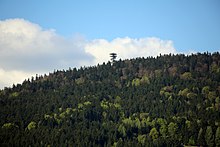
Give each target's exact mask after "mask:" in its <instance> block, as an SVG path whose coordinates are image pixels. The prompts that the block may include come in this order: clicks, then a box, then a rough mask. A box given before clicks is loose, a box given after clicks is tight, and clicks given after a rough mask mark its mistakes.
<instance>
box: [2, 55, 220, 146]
mask: <svg viewBox="0 0 220 147" xmlns="http://www.w3.org/2000/svg"><path fill="white" fill-rule="evenodd" d="M219 97H220V54H219V53H213V54H210V53H203V54H201V53H198V54H193V55H188V56H186V55H163V56H158V57H156V58H153V57H148V58H137V59H130V60H119V61H115V62H114V63H113V64H111V63H110V62H108V63H103V64H102V65H97V66H94V67H82V68H80V69H76V68H73V69H72V68H70V69H68V70H62V71H54V73H50V74H49V75H44V76H36V77H33V78H32V79H28V80H25V81H24V82H23V83H22V84H18V85H13V87H12V88H5V89H4V90H1V91H0V146H29V145H31V146H180V145H183V144H184V145H203V146H205V145H207V146H220V98H219Z"/></svg>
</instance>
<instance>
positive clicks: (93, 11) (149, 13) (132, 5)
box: [0, 0, 220, 89]
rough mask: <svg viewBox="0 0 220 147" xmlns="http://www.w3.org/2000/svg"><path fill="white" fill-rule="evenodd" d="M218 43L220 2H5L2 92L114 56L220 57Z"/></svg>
mask: <svg viewBox="0 0 220 147" xmlns="http://www.w3.org/2000/svg"><path fill="white" fill-rule="evenodd" d="M219 35H220V1H219V0H135V1H134V0H111V1H107V0H92V1H90V0H62V1H61V0H46V1H45V0H31V1H30V0H0V89H3V88H4V87H8V86H11V85H12V84H13V83H14V84H16V83H22V81H24V79H27V78H30V77H31V76H35V75H36V74H38V75H39V74H45V73H46V74H48V73H49V72H53V71H54V69H58V70H62V69H68V68H69V67H77V68H79V67H81V66H93V65H97V64H98V63H99V64H102V63H103V62H108V60H109V53H110V52H116V53H117V54H118V58H121V59H129V58H136V57H148V56H157V55H159V54H160V53H161V54H169V53H173V54H176V53H184V54H190V53H197V52H206V51H209V52H217V51H220V37H219Z"/></svg>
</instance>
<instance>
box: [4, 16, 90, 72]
mask: <svg viewBox="0 0 220 147" xmlns="http://www.w3.org/2000/svg"><path fill="white" fill-rule="evenodd" d="M82 40H83V39H80V37H75V38H69V39H67V38H63V37H61V36H59V35H57V34H56V33H55V31H53V30H43V29H42V28H41V27H40V26H39V25H37V24H33V23H31V22H29V21H26V20H23V19H9V20H5V21H0V67H1V68H3V69H5V70H21V69H22V70H25V71H45V70H46V71H48V70H53V69H60V68H68V67H72V66H80V65H81V62H85V61H88V62H89V61H90V60H91V59H92V56H91V55H89V54H88V53H85V51H84V50H83V46H84V43H85V42H84V40H83V41H82Z"/></svg>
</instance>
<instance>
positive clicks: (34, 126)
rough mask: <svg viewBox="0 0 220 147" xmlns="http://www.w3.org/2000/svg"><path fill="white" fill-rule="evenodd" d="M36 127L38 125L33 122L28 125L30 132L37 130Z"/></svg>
mask: <svg viewBox="0 0 220 147" xmlns="http://www.w3.org/2000/svg"><path fill="white" fill-rule="evenodd" d="M36 126H37V123H36V122H34V121H31V122H30V123H29V124H28V126H27V129H28V130H32V129H35V128H36Z"/></svg>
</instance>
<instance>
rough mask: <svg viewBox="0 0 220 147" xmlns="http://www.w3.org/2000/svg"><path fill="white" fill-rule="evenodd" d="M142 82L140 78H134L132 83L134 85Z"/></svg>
mask: <svg viewBox="0 0 220 147" xmlns="http://www.w3.org/2000/svg"><path fill="white" fill-rule="evenodd" d="M140 83H141V82H140V79H138V78H135V79H133V80H132V83H131V85H132V86H139V85H140Z"/></svg>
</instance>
